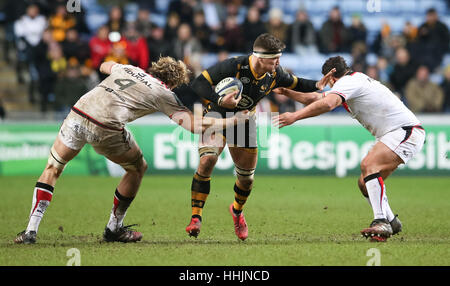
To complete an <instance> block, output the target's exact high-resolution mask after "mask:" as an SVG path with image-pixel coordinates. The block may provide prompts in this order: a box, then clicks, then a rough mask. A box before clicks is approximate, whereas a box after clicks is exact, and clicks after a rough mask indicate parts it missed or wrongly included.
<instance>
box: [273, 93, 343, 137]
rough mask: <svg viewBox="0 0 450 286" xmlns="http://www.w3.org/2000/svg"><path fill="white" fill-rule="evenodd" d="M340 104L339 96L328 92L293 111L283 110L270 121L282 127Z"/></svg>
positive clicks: (327, 110)
mask: <svg viewBox="0 0 450 286" xmlns="http://www.w3.org/2000/svg"><path fill="white" fill-rule="evenodd" d="M341 104H342V98H341V96H339V95H338V94H335V93H330V94H328V95H327V96H326V97H324V98H322V99H320V100H317V101H315V102H313V103H311V104H310V105H308V106H306V107H305V108H302V109H299V110H297V111H295V112H285V113H283V114H280V115H277V116H274V117H273V119H272V122H273V124H274V125H275V126H277V127H279V128H282V127H284V126H288V125H291V124H292V123H294V122H295V121H298V120H302V119H305V118H309V117H314V116H318V115H320V114H323V113H326V112H329V111H331V110H333V109H335V108H336V107H338V106H339V105H341Z"/></svg>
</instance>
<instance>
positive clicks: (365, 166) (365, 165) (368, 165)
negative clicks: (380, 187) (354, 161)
mask: <svg viewBox="0 0 450 286" xmlns="http://www.w3.org/2000/svg"><path fill="white" fill-rule="evenodd" d="M360 167H361V173H362V174H363V176H367V175H370V174H372V173H373V170H374V166H373V164H372V162H370V160H368V159H365V158H364V159H363V160H362V161H361V164H360Z"/></svg>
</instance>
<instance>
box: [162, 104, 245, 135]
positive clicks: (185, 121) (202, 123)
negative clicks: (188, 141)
mask: <svg viewBox="0 0 450 286" xmlns="http://www.w3.org/2000/svg"><path fill="white" fill-rule="evenodd" d="M202 115H203V110H202V108H201V107H197V106H194V114H192V112H190V111H183V112H177V113H175V114H174V115H173V116H172V117H171V119H172V120H173V121H174V122H175V123H177V124H178V125H180V126H181V127H183V128H184V129H186V130H188V131H190V132H192V133H196V134H201V133H204V132H205V131H206V130H211V131H217V130H223V129H224V128H226V127H228V126H233V125H236V124H240V123H243V122H245V121H246V120H248V118H249V112H248V110H244V111H240V112H237V113H236V114H235V115H234V116H233V117H227V118H212V117H203V116H202Z"/></svg>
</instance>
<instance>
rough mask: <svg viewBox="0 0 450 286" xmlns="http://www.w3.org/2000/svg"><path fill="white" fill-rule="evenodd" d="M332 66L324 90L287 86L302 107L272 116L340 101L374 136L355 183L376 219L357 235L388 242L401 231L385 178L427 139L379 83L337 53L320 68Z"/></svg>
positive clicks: (282, 120) (280, 122)
mask: <svg viewBox="0 0 450 286" xmlns="http://www.w3.org/2000/svg"><path fill="white" fill-rule="evenodd" d="M333 69H335V72H334V74H333V76H332V77H331V78H330V80H329V82H328V85H329V86H330V87H331V90H330V91H327V92H324V93H299V92H295V91H292V90H288V89H284V88H283V89H278V90H275V92H279V93H281V94H284V95H286V96H288V97H290V98H292V99H294V100H296V101H298V102H301V103H303V104H305V105H306V106H305V107H304V108H302V109H300V110H297V111H295V112H292V113H291V112H286V113H283V114H281V115H278V116H276V117H274V118H273V122H274V124H275V125H277V126H279V127H280V128H281V127H284V126H287V125H290V124H292V123H294V122H295V121H297V120H301V119H304V118H308V117H314V116H318V115H320V114H323V113H325V112H328V111H331V110H333V109H334V108H336V107H338V106H340V105H343V106H344V107H345V109H346V110H347V111H348V112H349V113H350V114H351V116H352V117H353V118H355V119H356V120H358V121H359V123H361V125H363V126H364V127H365V128H366V129H367V130H368V131H369V132H370V133H372V135H373V136H375V138H376V143H375V145H374V146H373V147H372V148H371V149H370V151H369V152H368V154H367V156H366V157H364V158H363V160H362V162H361V176H360V178H359V180H358V186H359V188H360V190H361V192H362V194H363V195H364V196H365V197H366V198H367V199H368V201H369V203H370V205H371V207H372V210H373V214H374V219H373V221H372V223H371V224H370V226H369V227H368V228H365V229H363V230H362V231H361V234H362V235H363V236H364V237H366V238H370V239H371V240H372V241H381V242H383V241H386V240H387V238H389V237H390V236H391V235H393V234H396V233H398V232H400V231H401V229H402V224H401V222H400V220H399V219H398V217H397V215H394V213H393V212H392V210H391V208H390V206H389V203H388V199H387V196H386V186H385V184H384V181H385V180H386V178H387V177H388V176H389V175H390V174H392V172H393V171H394V170H395V169H397V167H398V166H399V165H400V164H406V163H407V162H408V161H409V160H410V159H411V158H412V157H413V156H414V155H415V154H417V153H418V152H420V150H421V149H422V147H423V145H424V142H425V130H424V129H423V128H422V126H420V122H419V120H418V119H417V118H416V116H415V115H414V114H413V113H412V112H411V111H410V110H409V109H408V108H407V107H406V106H405V105H404V104H403V103H402V102H401V101H400V100H399V99H398V98H397V96H395V95H394V94H393V93H392V92H391V91H390V90H389V89H388V88H387V87H385V86H384V85H382V84H381V83H380V82H378V81H376V80H374V79H372V78H370V77H368V76H367V75H365V74H363V73H359V72H353V71H351V70H350V68H349V67H348V66H347V64H346V63H345V60H344V59H343V58H342V57H340V56H337V57H332V58H329V59H328V60H327V61H326V62H325V63H324V65H323V66H322V73H323V74H327V73H328V72H329V71H330V70H333Z"/></svg>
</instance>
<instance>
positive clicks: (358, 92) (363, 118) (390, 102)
mask: <svg viewBox="0 0 450 286" xmlns="http://www.w3.org/2000/svg"><path fill="white" fill-rule="evenodd" d="M329 93H336V94H338V95H340V96H341V97H342V98H343V99H344V102H343V103H342V105H343V106H344V107H345V109H346V110H347V111H348V112H349V113H350V114H351V116H352V117H353V118H355V119H356V120H358V121H359V122H360V123H361V124H362V125H363V126H364V127H365V128H366V129H367V130H369V132H370V133H372V135H374V136H375V137H376V138H380V137H381V136H383V135H384V134H386V133H388V132H390V131H392V130H395V129H398V128H400V127H403V126H414V125H419V124H420V122H419V120H418V119H417V117H416V116H415V115H414V114H413V113H412V112H411V111H410V110H409V109H408V108H407V107H406V106H405V105H404V104H403V102H402V101H401V100H400V99H399V98H398V97H397V96H395V94H393V93H392V92H391V91H390V90H389V89H388V88H387V87H386V86H384V85H383V84H381V83H380V82H379V81H377V80H374V79H372V78H370V77H368V76H367V75H365V74H363V73H360V72H354V73H352V74H351V75H345V76H343V77H341V78H340V79H339V80H337V81H336V83H335V84H334V86H333V88H332V89H331V90H329V91H327V92H326V93H325V95H327V94H329Z"/></svg>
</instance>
